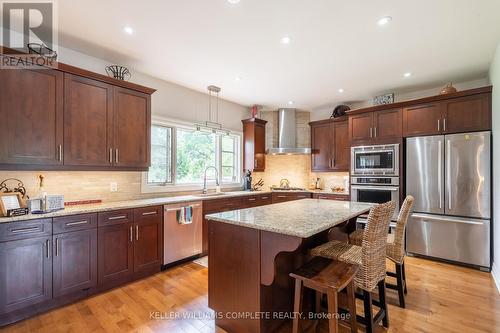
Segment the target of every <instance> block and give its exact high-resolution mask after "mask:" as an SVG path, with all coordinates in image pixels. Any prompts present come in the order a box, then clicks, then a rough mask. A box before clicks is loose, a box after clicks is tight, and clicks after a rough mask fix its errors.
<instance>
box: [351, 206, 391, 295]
mask: <svg viewBox="0 0 500 333" xmlns="http://www.w3.org/2000/svg"><path fill="white" fill-rule="evenodd" d="M394 209H396V203H395V202H393V201H389V202H386V203H384V204H380V205H376V206H374V207H373V208H372V209H371V210H370V213H369V214H368V220H367V223H366V228H365V231H364V233H363V241H362V243H361V248H362V256H361V260H362V265H361V267H360V272H361V275H360V276H361V277H362V278H361V281H362V284H363V287H364V288H366V290H373V289H374V288H375V286H376V285H377V283H378V282H379V281H381V280H383V279H384V278H385V272H386V269H385V252H386V248H387V234H388V230H389V224H390V222H391V216H392V215H393V214H394ZM358 273H359V272H358Z"/></svg>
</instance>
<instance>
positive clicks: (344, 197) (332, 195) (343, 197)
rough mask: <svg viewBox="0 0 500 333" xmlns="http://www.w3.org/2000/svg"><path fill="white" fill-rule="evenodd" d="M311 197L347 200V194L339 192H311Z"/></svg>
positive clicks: (348, 198) (348, 197)
mask: <svg viewBox="0 0 500 333" xmlns="http://www.w3.org/2000/svg"><path fill="white" fill-rule="evenodd" d="M312 197H313V199H322V200H340V201H349V200H350V196H349V194H339V193H313V196H312Z"/></svg>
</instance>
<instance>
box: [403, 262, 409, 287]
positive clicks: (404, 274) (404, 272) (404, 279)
mask: <svg viewBox="0 0 500 333" xmlns="http://www.w3.org/2000/svg"><path fill="white" fill-rule="evenodd" d="M403 281H404V282H405V294H408V289H407V288H406V266H405V262H404V261H403Z"/></svg>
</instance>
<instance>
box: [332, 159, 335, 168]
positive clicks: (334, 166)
mask: <svg viewBox="0 0 500 333" xmlns="http://www.w3.org/2000/svg"><path fill="white" fill-rule="evenodd" d="M332 161H333V162H332V163H333V164H332V165H333V167H335V157H334V158H333V160H332Z"/></svg>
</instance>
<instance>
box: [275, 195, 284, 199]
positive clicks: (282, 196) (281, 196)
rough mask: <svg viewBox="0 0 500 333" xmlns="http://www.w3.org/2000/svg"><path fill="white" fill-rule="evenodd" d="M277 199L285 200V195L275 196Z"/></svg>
mask: <svg viewBox="0 0 500 333" xmlns="http://www.w3.org/2000/svg"><path fill="white" fill-rule="evenodd" d="M276 197H278V198H286V195H277V196H276Z"/></svg>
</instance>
